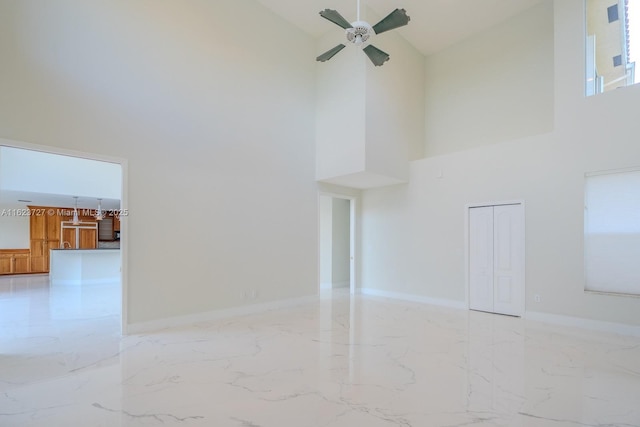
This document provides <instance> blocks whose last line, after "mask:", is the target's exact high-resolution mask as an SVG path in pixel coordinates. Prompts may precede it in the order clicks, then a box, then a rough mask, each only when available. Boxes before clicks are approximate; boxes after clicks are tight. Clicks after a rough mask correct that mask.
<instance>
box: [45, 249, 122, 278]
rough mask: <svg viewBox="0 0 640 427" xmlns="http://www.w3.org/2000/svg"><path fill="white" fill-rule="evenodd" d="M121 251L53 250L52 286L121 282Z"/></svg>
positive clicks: (51, 261) (51, 257) (50, 274)
mask: <svg viewBox="0 0 640 427" xmlns="http://www.w3.org/2000/svg"><path fill="white" fill-rule="evenodd" d="M120 263H121V261H120V249H52V250H51V254H50V265H49V281H50V283H51V284H52V285H95V284H104V283H114V282H119V281H120V276H121V273H120V270H121V268H120Z"/></svg>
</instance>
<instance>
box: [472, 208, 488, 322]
mask: <svg viewBox="0 0 640 427" xmlns="http://www.w3.org/2000/svg"><path fill="white" fill-rule="evenodd" d="M493 234H494V233H493V206H488V207H480V208H471V209H469V287H470V289H469V291H470V292H469V302H470V305H469V307H470V308H471V309H472V310H480V311H489V312H493Z"/></svg>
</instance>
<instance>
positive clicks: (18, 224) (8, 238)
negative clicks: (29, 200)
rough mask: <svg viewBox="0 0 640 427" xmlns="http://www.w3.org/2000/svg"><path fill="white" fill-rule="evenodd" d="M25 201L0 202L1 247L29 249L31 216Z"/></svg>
mask: <svg viewBox="0 0 640 427" xmlns="http://www.w3.org/2000/svg"><path fill="white" fill-rule="evenodd" d="M27 209H28V208H27V207H26V206H25V205H24V203H22V204H20V203H0V249H29V216H28V215H24V213H25V211H26V210H27Z"/></svg>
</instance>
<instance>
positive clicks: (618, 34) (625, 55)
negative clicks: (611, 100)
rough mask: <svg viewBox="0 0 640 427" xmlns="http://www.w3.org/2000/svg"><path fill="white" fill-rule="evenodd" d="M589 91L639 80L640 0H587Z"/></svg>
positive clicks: (593, 93) (587, 71) (602, 89)
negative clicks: (637, 73) (637, 66)
mask: <svg viewBox="0 0 640 427" xmlns="http://www.w3.org/2000/svg"><path fill="white" fill-rule="evenodd" d="M585 1H586V3H585V5H586V12H587V13H586V17H587V26H586V28H587V40H586V49H587V50H586V94H587V96H589V95H595V94H597V93H602V92H606V91H608V90H612V89H617V88H620V87H624V86H629V85H632V84H635V83H638V82H639V81H640V76H637V75H636V70H635V65H636V60H637V59H640V0H585Z"/></svg>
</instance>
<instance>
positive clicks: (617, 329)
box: [524, 311, 640, 337]
mask: <svg viewBox="0 0 640 427" xmlns="http://www.w3.org/2000/svg"><path fill="white" fill-rule="evenodd" d="M524 317H525V319H527V320H532V321H535V322H543V323H550V324H554V325H562V326H570V327H574V328H581V329H587V330H592V331H600V332H608V333H614V334H620V335H631V336H635V337H640V325H638V326H633V325H627V324H624V323H614V322H605V321H602V320H593V319H585V318H582V317H573V316H564V315H561V314H551V313H544V312H541V311H527V312H526V313H525V316H524Z"/></svg>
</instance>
